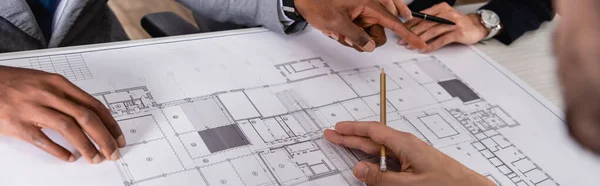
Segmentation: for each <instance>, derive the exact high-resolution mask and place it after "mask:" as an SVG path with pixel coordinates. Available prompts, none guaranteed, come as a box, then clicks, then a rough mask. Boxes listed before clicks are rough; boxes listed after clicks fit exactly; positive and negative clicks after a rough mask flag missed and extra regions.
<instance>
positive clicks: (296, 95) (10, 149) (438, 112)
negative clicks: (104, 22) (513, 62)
mask: <svg viewBox="0 0 600 186" xmlns="http://www.w3.org/2000/svg"><path fill="white" fill-rule="evenodd" d="M389 43H390V44H387V45H385V46H383V47H381V48H378V49H377V51H376V52H374V53H358V52H355V51H353V49H349V48H344V47H343V46H338V44H337V43H336V42H333V41H331V40H328V39H326V37H324V36H322V35H321V34H320V33H319V32H318V31H314V30H311V31H307V32H305V33H303V34H301V35H298V36H279V35H277V34H275V33H271V32H268V31H265V30H262V29H252V30H246V31H235V32H224V33H216V34H212V35H203V36H186V37H179V38H175V39H168V40H158V41H146V42H134V43H122V44H117V45H109V46H98V47H90V48H74V49H70V50H55V51H45V52H34V53H25V54H15V55H7V56H0V65H7V66H15V67H22V68H31V69H37V70H44V71H48V72H51V73H58V74H61V75H63V76H65V77H66V78H68V79H69V80H71V81H72V82H73V83H75V84H76V85H78V86H80V87H81V88H83V89H84V90H86V91H87V92H88V93H90V94H91V95H92V96H94V97H95V98H97V99H98V100H100V101H101V102H102V103H103V104H104V105H105V106H106V107H107V108H109V109H110V111H111V114H112V115H113V116H114V118H115V119H116V120H117V121H118V123H119V124H120V126H121V129H122V130H123V132H124V134H125V137H126V139H127V146H126V147H124V148H122V149H121V154H122V155H123V157H122V159H121V160H119V161H116V162H104V163H103V164H100V165H88V164H87V163H86V162H85V160H80V161H78V162H76V163H72V164H67V163H63V162H60V161H59V160H55V159H53V157H50V156H49V155H45V154H44V153H43V152H41V151H39V150H37V149H35V148H33V147H30V146H28V145H26V144H24V143H22V142H19V141H16V140H13V139H8V138H6V137H0V167H1V168H0V169H1V170H0V175H2V176H0V185H115V186H118V185H122V186H153V185H204V186H209V185H210V186H222V185H223V186H224V185H232V186H279V185H362V183H360V182H359V181H357V180H356V179H355V178H354V176H353V175H352V168H353V166H354V164H355V163H357V162H358V161H371V160H372V159H373V157H371V156H370V155H367V154H365V153H363V152H360V151H357V150H351V149H346V148H343V147H339V146H336V145H333V144H331V143H329V142H327V141H326V140H324V139H323V138H322V133H323V130H324V129H327V128H332V127H333V126H334V125H335V124H336V123H337V122H339V121H354V120H356V121H377V120H378V119H379V114H380V113H379V104H380V103H379V101H380V100H379V72H380V71H381V69H382V68H385V71H386V73H387V78H388V79H387V87H388V89H387V106H388V108H387V112H388V113H386V114H387V119H388V121H387V123H388V125H389V126H390V127H392V128H394V129H396V130H401V131H405V132H410V133H412V134H414V135H416V136H417V137H418V138H420V139H422V140H423V141H425V142H427V143H428V144H429V145H431V146H433V147H435V148H437V149H439V150H441V151H442V152H444V153H446V154H448V155H450V156H451V157H453V158H455V159H456V160H458V161H460V162H461V163H463V164H465V165H466V166H468V167H470V168H471V169H473V170H475V171H476V172H478V173H480V174H482V175H484V176H486V177H487V178H489V179H491V180H493V181H494V182H495V183H497V184H498V185H502V186H512V185H516V186H558V185H596V184H595V183H598V182H597V181H599V180H598V179H599V178H597V177H595V176H593V175H595V174H596V173H598V172H600V164H599V163H598V161H597V160H596V159H595V158H594V157H593V156H591V155H589V154H588V153H586V152H585V151H584V150H582V149H580V148H579V147H577V146H576V145H575V144H574V143H573V142H571V141H570V140H569V139H568V136H567V135H566V133H565V131H564V129H563V125H564V121H563V118H562V114H561V112H559V111H557V109H556V108H555V107H554V106H552V105H551V104H549V103H548V102H547V101H546V100H544V99H543V98H541V96H539V95H537V93H535V92H534V91H532V90H530V89H529V88H528V87H526V86H525V85H523V83H521V82H520V81H519V80H518V79H516V78H514V77H513V76H512V75H511V74H509V73H507V72H506V71H505V70H503V69H502V68H501V67H499V66H498V65H497V64H495V63H494V62H493V61H491V60H490V59H489V58H487V57H485V55H483V54H482V53H481V52H479V51H477V50H476V49H474V48H470V47H466V46H452V47H449V48H446V49H443V50H441V51H439V52H436V53H434V54H432V55H422V54H418V53H416V52H413V51H407V50H405V49H402V48H401V47H399V46H396V45H394V44H393V43H395V42H394V41H389ZM45 132H47V133H48V134H51V135H52V136H53V139H54V140H55V141H58V142H59V143H61V144H64V145H66V146H67V147H69V146H68V144H66V143H65V142H64V140H63V139H62V138H61V137H60V136H58V135H56V134H55V133H53V132H52V131H45ZM69 148H70V149H71V150H73V148H72V147H69ZM375 159H377V157H375ZM6 167H10V169H8V168H6ZM574 171H580V172H581V173H577V175H576V176H575V175H574V174H573V172H574ZM32 175H36V177H38V178H37V179H29V178H30V177H31V176H32Z"/></svg>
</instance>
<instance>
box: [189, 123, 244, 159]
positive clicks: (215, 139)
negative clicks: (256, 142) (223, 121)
mask: <svg viewBox="0 0 600 186" xmlns="http://www.w3.org/2000/svg"><path fill="white" fill-rule="evenodd" d="M198 134H200V137H201V138H202V141H204V144H206V147H208V150H209V151H210V153H215V152H219V151H222V150H226V149H231V148H235V147H240V146H244V145H249V144H250V141H248V139H247V138H246V135H244V133H243V132H242V130H241V129H240V127H239V126H238V125H237V124H233V125H227V126H222V127H217V128H212V129H208V130H203V131H199V132H198Z"/></svg>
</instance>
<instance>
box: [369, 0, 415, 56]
mask: <svg viewBox="0 0 600 186" xmlns="http://www.w3.org/2000/svg"><path fill="white" fill-rule="evenodd" d="M363 14H365V16H367V17H368V16H372V17H375V18H376V20H377V24H379V25H381V26H383V27H385V28H389V29H391V30H392V31H394V33H396V35H398V36H400V37H401V38H402V39H403V40H404V41H406V42H407V43H409V44H410V45H413V46H415V47H417V48H425V46H426V44H425V42H423V41H421V39H419V37H418V36H417V35H415V34H414V33H413V32H412V31H410V30H409V29H408V28H406V26H404V24H403V23H402V22H401V21H400V19H398V18H397V17H395V16H394V15H392V14H390V13H389V12H387V11H386V10H385V9H383V7H381V6H380V5H378V4H376V3H371V4H368V5H367V6H366V7H365V10H364V12H363Z"/></svg>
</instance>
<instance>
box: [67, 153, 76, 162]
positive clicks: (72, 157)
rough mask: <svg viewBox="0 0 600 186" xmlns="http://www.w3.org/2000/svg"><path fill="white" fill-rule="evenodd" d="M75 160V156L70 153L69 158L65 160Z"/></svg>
mask: <svg viewBox="0 0 600 186" xmlns="http://www.w3.org/2000/svg"><path fill="white" fill-rule="evenodd" d="M75 160H77V158H76V157H75V156H74V155H72V154H71V156H69V159H68V160H67V161H68V162H74V161H75Z"/></svg>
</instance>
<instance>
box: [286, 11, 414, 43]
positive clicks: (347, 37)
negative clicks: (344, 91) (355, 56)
mask: <svg viewBox="0 0 600 186" xmlns="http://www.w3.org/2000/svg"><path fill="white" fill-rule="evenodd" d="M382 1H383V0H382ZM294 3H295V6H296V9H297V10H298V12H299V13H300V14H301V15H302V16H303V17H304V18H305V19H306V20H307V21H308V23H310V24H311V25H312V26H314V27H315V28H317V29H319V30H321V31H322V32H323V33H324V34H325V35H328V36H330V37H332V38H334V39H336V40H338V41H340V42H341V43H342V44H344V43H345V45H347V46H352V47H354V48H355V49H357V50H358V51H367V52H371V51H373V50H375V48H376V47H377V46H380V45H383V43H385V41H386V39H385V32H383V28H389V29H391V30H392V31H394V33H396V34H397V35H398V36H400V37H401V38H402V39H403V40H405V41H406V42H408V43H410V44H411V45H412V46H415V47H417V48H425V46H426V44H425V42H423V41H421V40H420V39H419V37H418V36H417V35H415V34H414V33H412V32H411V31H410V30H409V29H407V28H406V27H405V26H404V24H403V23H402V22H401V21H400V19H399V18H398V17H396V16H395V15H394V14H392V13H390V12H389V10H388V9H386V7H384V6H383V5H382V4H381V3H380V2H379V1H376V0H294Z"/></svg>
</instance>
